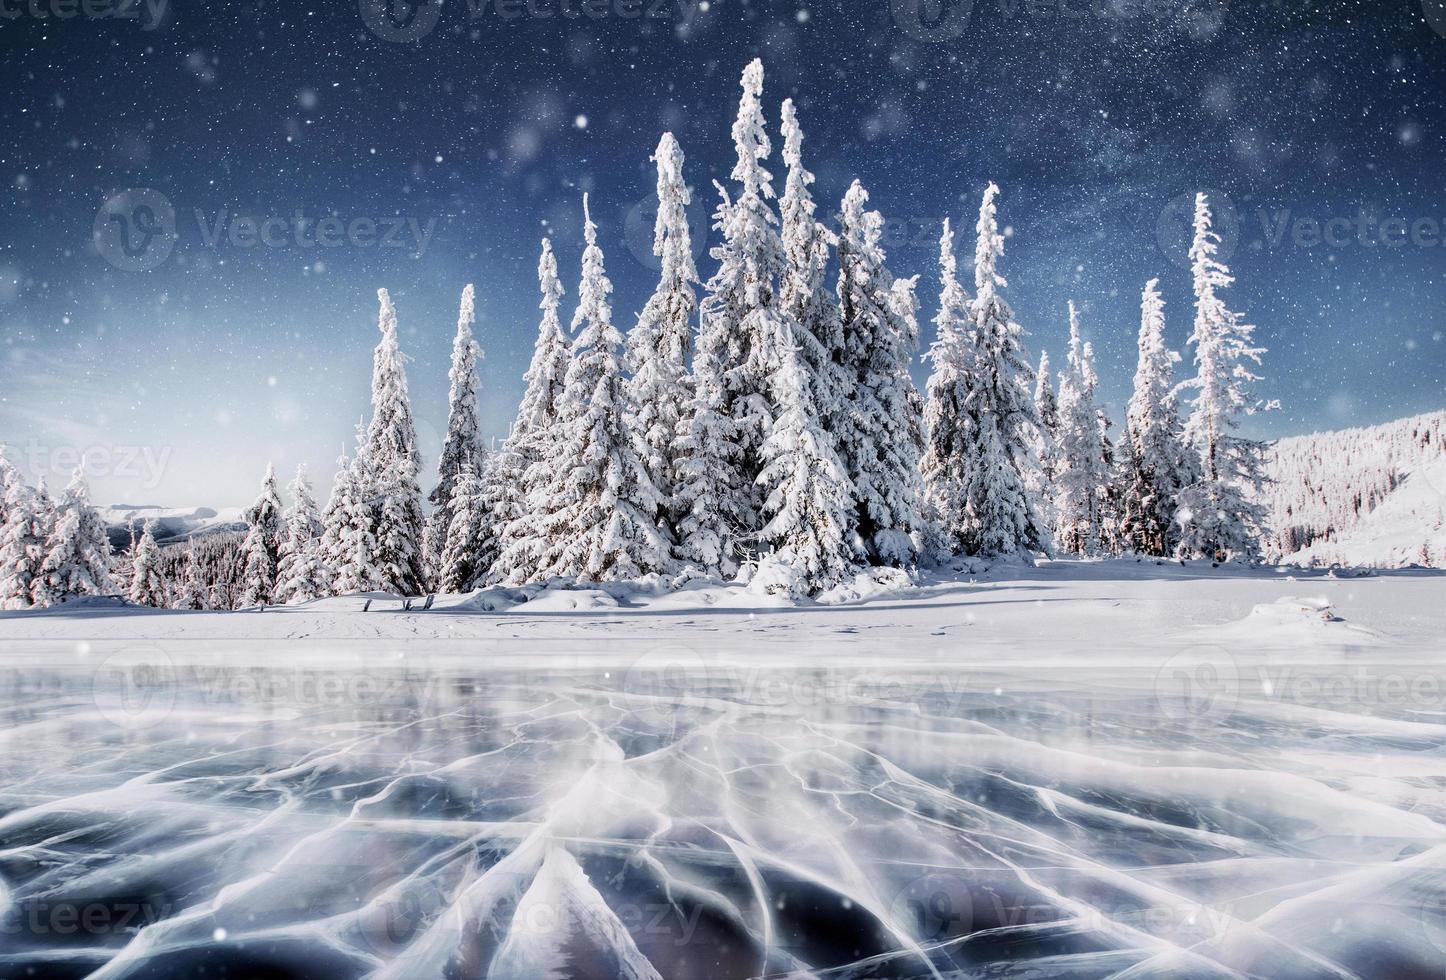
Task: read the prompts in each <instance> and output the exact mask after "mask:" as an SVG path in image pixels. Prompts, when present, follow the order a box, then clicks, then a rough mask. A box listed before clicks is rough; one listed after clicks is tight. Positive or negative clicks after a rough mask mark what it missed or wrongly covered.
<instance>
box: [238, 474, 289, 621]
mask: <svg viewBox="0 0 1446 980" xmlns="http://www.w3.org/2000/svg"><path fill="white" fill-rule="evenodd" d="M246 525H247V530H246V541H245V543H244V544H243V545H242V546H241V550H242V552H243V553H244V554H245V556H246V570H245V590H244V592H243V593H242V597H241V605H243V606H259V605H263V604H265V603H268V602H270V601H271V594H272V592H274V591H275V589H276V563H277V560H278V559H279V557H280V554H281V538H282V529H283V525H282V507H281V497H280V495H279V494H278V493H277V492H276V468H275V467H274V466H272V465H271V464H270V463H267V464H266V477H265V479H263V480H262V481H261V495H260V496H258V497H257V498H256V502H255V503H254V504H252V505H251V507H250V508H249V509H248V510H247V511H246Z"/></svg>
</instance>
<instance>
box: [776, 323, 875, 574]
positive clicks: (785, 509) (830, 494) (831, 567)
mask: <svg viewBox="0 0 1446 980" xmlns="http://www.w3.org/2000/svg"><path fill="white" fill-rule="evenodd" d="M778 329H779V331H780V332H781V334H782V335H781V336H780V337H779V338H778V339H777V340H776V342H775V343H776V345H777V349H778V350H779V351H780V352H781V357H782V361H781V363H780V364H779V366H778V368H777V370H775V371H774V373H773V378H772V386H773V391H772V398H773V405H774V409H775V411H776V412H777V417H776V419H775V422H774V425H773V431H772V432H771V433H770V434H769V437H768V441H767V442H765V443H764V444H763V452H764V457H765V459H766V465H765V466H764V468H763V472H762V473H761V474H759V477H758V482H759V485H760V486H761V487H762V489H763V513H764V516H765V517H767V518H768V523H767V524H765V525H764V526H763V529H762V530H761V531H760V532H759V538H760V539H761V540H762V541H764V542H766V543H767V544H769V545H771V546H772V547H773V549H774V550H773V553H772V554H771V555H769V556H768V557H767V558H766V559H765V560H764V563H763V566H762V567H761V568H760V570H759V575H760V576H766V575H769V569H770V566H776V568H775V569H774V572H775V575H776V578H777V580H778V581H779V582H780V583H786V584H784V585H781V587H782V588H786V590H787V591H788V592H790V593H792V594H794V595H813V594H816V593H818V592H821V591H823V590H825V589H828V588H831V587H833V586H835V585H837V584H838V583H839V582H841V581H843V580H844V579H845V578H846V577H847V576H848V574H849V573H850V572H851V571H852V570H853V567H854V564H855V561H856V552H855V548H854V545H853V543H852V542H851V541H850V537H851V530H850V526H851V524H852V522H853V520H854V507H855V502H854V495H853V486H852V484H851V483H850V481H849V478H848V474H847V473H846V472H845V470H844V465H843V462H842V461H841V460H840V459H839V458H838V454H837V453H836V452H835V450H834V444H833V442H834V441H833V437H832V436H831V435H830V434H829V433H828V432H827V431H826V430H825V429H824V427H823V423H822V420H821V419H820V417H819V411H818V405H817V403H816V398H817V389H816V387H815V385H816V382H817V380H818V379H817V376H816V375H814V374H813V373H812V372H811V371H810V370H809V369H808V367H807V366H806V365H805V361H804V357H803V352H802V350H801V349H800V348H799V347H798V346H797V344H796V342H795V340H794V336H793V335H794V329H795V328H794V325H793V324H792V323H790V322H789V321H787V320H780V321H779V323H778ZM772 580H773V578H770V581H772Z"/></svg>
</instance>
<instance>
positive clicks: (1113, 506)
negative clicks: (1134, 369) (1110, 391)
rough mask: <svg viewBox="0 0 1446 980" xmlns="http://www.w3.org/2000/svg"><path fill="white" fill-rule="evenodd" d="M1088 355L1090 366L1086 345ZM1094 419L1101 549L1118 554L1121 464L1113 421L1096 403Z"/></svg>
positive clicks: (1122, 540) (1121, 539) (1121, 538)
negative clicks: (1100, 476)
mask: <svg viewBox="0 0 1446 980" xmlns="http://www.w3.org/2000/svg"><path fill="white" fill-rule="evenodd" d="M1085 348H1086V349H1087V350H1088V351H1089V352H1090V363H1091V364H1093V363H1094V348H1093V347H1091V346H1090V345H1089V344H1085ZM1095 387H1096V390H1098V388H1099V383H1098V379H1096V383H1095ZM1095 417H1096V419H1097V420H1098V422H1099V431H1100V458H1101V459H1103V460H1104V463H1105V485H1104V487H1103V489H1102V491H1101V494H1100V546H1101V547H1102V549H1103V550H1104V552H1105V554H1109V555H1118V554H1120V553H1121V552H1123V551H1124V550H1125V538H1124V531H1123V521H1124V500H1123V493H1124V477H1123V475H1122V473H1121V468H1120V461H1119V459H1118V456H1117V454H1116V453H1115V444H1114V440H1112V439H1111V438H1110V429H1112V428H1113V427H1114V424H1115V423H1114V422H1113V421H1112V420H1111V419H1110V415H1109V413H1108V412H1107V411H1105V407H1104V406H1103V405H1101V404H1099V403H1098V400H1097V401H1096V404H1095Z"/></svg>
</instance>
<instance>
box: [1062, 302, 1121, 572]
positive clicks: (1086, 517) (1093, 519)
mask: <svg viewBox="0 0 1446 980" xmlns="http://www.w3.org/2000/svg"><path fill="white" fill-rule="evenodd" d="M1097 383H1098V379H1097V377H1096V375H1095V370H1094V352H1093V349H1092V348H1091V347H1090V345H1089V344H1087V343H1085V342H1084V341H1083V340H1082V339H1081V338H1080V331H1079V311H1078V310H1077V309H1076V308H1075V305H1074V302H1073V301H1071V302H1070V304H1069V358H1068V367H1067V369H1066V370H1065V371H1064V372H1062V373H1061V374H1060V379H1059V433H1058V434H1059V455H1060V459H1059V472H1058V474H1057V477H1056V487H1057V491H1056V498H1055V540H1056V541H1057V542H1058V544H1059V546H1060V548H1061V549H1063V550H1064V551H1067V552H1070V553H1071V554H1076V555H1095V554H1098V553H1099V551H1100V547H1101V535H1102V533H1103V527H1104V495H1105V490H1106V485H1107V484H1108V483H1109V471H1108V469H1107V468H1106V465H1105V457H1104V443H1103V440H1102V439H1101V431H1100V414H1099V411H1098V409H1097V408H1096V406H1095V387H1096V385H1097Z"/></svg>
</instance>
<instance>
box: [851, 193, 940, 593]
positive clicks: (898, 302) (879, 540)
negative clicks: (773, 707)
mask: <svg viewBox="0 0 1446 980" xmlns="http://www.w3.org/2000/svg"><path fill="white" fill-rule="evenodd" d="M868 200H869V195H868V192H867V191H865V190H864V188H863V185H861V184H860V183H859V182H858V181H854V182H853V185H852V186H850V187H849V190H848V193H846V194H845V195H844V199H843V206H842V209H841V212H840V214H839V233H838V241H839V245H838V256H839V279H838V303H839V317H840V324H841V334H842V337H843V347H842V355H841V359H840V360H841V363H840V372H841V378H842V382H843V385H844V387H845V388H846V389H847V390H848V400H847V402H846V403H845V404H843V405H841V406H839V407H840V408H841V411H840V412H838V417H839V418H840V423H839V425H838V426H837V428H836V430H835V434H836V436H837V438H838V454H839V458H840V459H841V460H842V461H843V464H844V469H845V471H846V472H847V473H848V477H849V480H850V481H851V482H852V483H853V488H854V497H855V500H856V517H855V519H854V530H856V531H857V533H858V535H859V539H860V542H861V544H862V546H863V549H864V553H865V555H866V556H867V558H868V559H869V561H871V562H875V563H878V564H884V565H905V564H908V563H909V562H911V561H913V559H914V553H915V552H914V543H913V537H912V536H913V535H914V534H915V533H918V532H920V531H922V530H923V524H924V522H923V515H922V507H921V502H920V496H921V483H920V478H919V455H920V452H921V448H922V442H923V432H922V423H921V421H920V409H921V405H920V401H919V393H918V390H917V389H916V388H915V387H914V381H913V378H911V377H910V375H909V361H910V359H911V357H912V354H913V350H914V348H915V347H916V346H918V342H919V327H918V323H917V322H916V320H915V316H914V310H915V308H916V304H915V303H914V301H913V293H912V289H913V283H914V280H905V282H906V283H907V286H906V287H905V289H903V290H900V289H898V288H897V284H896V281H895V279H894V277H893V275H892V274H891V273H890V272H889V270H888V268H887V267H886V266H885V264H884V262H885V258H886V257H885V255H884V250H883V247H882V246H881V244H880V242H881V239H882V237H883V227H884V219H883V216H882V215H880V214H879V213H878V212H877V211H865V210H864V205H866V204H867V203H868Z"/></svg>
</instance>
